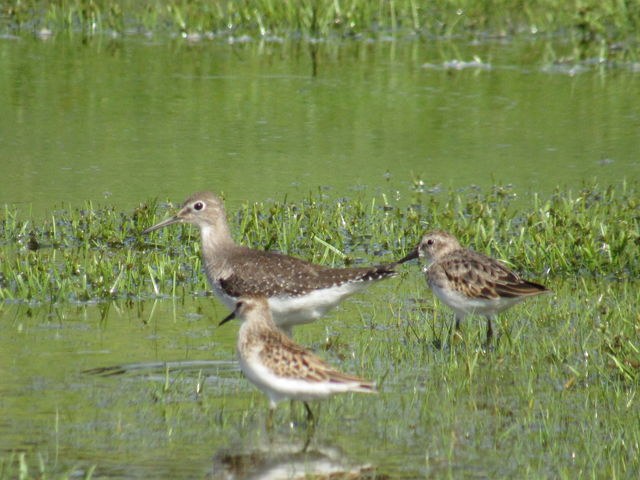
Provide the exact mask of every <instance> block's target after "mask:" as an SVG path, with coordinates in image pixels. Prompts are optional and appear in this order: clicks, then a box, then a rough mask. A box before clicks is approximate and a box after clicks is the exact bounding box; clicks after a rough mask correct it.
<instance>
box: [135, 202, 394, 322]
mask: <svg viewBox="0 0 640 480" xmlns="http://www.w3.org/2000/svg"><path fill="white" fill-rule="evenodd" d="M178 222H186V223H191V224H193V225H197V226H198V227H200V235H201V238H202V260H203V262H202V263H203V265H204V270H205V272H206V274H207V278H208V279H209V283H210V284H211V287H212V288H213V291H214V293H215V294H216V295H217V296H218V298H219V299H220V300H221V301H222V302H223V303H224V304H225V305H226V306H227V308H228V309H229V310H234V309H235V307H236V302H237V300H238V298H239V297H242V296H255V295H264V296H265V297H267V298H268V301H269V307H270V309H271V312H272V314H273V319H274V321H275V323H276V325H277V326H278V327H280V328H281V329H282V330H283V331H285V332H286V333H287V334H291V327H293V326H294V325H300V324H304V323H310V322H313V321H314V320H316V319H318V318H320V317H321V316H322V315H324V314H325V313H326V312H327V311H328V310H330V309H332V308H333V307H335V306H336V305H338V303H340V302H341V301H342V300H344V299H345V298H346V297H348V296H350V295H353V294H354V293H356V292H358V291H360V290H362V289H364V288H366V287H368V286H369V285H372V284H373V283H376V282H378V281H379V280H382V279H384V278H390V277H393V276H394V275H396V272H395V270H394V268H395V267H396V265H397V262H394V263H389V264H386V265H379V266H373V267H359V268H330V267H325V266H321V265H316V264H313V263H310V262H307V261H306V260H302V259H300V258H296V257H290V256H288V255H283V254H281V253H276V252H268V251H262V250H255V249H252V248H249V247H245V246H242V245H236V244H235V243H234V241H233V239H232V238H231V233H230V231H229V225H228V223H227V218H226V214H225V209H224V204H223V202H222V200H221V199H220V198H218V197H217V196H216V195H214V194H213V193H210V192H200V193H196V194H194V195H192V196H191V197H189V198H188V199H187V200H186V201H185V202H184V204H183V206H182V209H181V210H180V211H179V212H178V213H177V214H176V215H175V216H173V217H171V218H169V219H167V220H164V221H162V222H160V223H158V224H157V225H154V226H152V227H149V228H147V229H146V230H145V231H144V232H142V233H144V234H146V233H149V232H152V231H154V230H157V229H159V228H162V227H166V226H168V225H172V224H174V223H178Z"/></svg>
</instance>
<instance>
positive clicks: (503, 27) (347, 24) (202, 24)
mask: <svg viewBox="0 0 640 480" xmlns="http://www.w3.org/2000/svg"><path fill="white" fill-rule="evenodd" d="M2 5H3V6H2V7H0V12H1V15H2V17H1V18H2V20H3V21H2V24H3V29H4V30H5V31H9V32H18V31H27V32H34V31H35V32H40V33H42V32H53V33H54V34H57V33H61V32H65V31H66V32H83V33H85V34H94V33H124V32H135V31H138V32H157V33H166V32H168V33H177V34H185V35H194V36H197V35H203V34H207V35H213V36H231V37H239V36H242V35H252V36H262V37H271V36H277V37H280V38H282V37H290V36H298V35H303V36H305V37H314V38H327V37H330V36H339V37H353V36H357V35H361V34H364V35H376V34H383V35H387V34H390V33H393V32H400V33H403V34H406V33H409V34H419V35H425V36H427V37H429V36H438V37H456V36H460V35H465V36H466V35H471V36H476V35H479V36H485V35H492V36H494V35H499V36H505V35H506V36H509V35H515V34H523V33H524V34H536V35H538V34H544V35H548V34H558V33H560V34H562V35H567V36H569V37H571V38H572V39H573V41H574V42H576V43H577V44H582V45H589V44H593V45H594V46H597V47H598V48H599V49H601V50H603V51H609V50H612V51H617V50H621V49H622V50H628V51H633V50H634V49H635V45H634V44H635V43H636V42H637V40H638V32H639V31H640V28H639V27H640V4H638V2H630V1H627V2H620V1H616V0H603V1H601V2H586V3H585V2H581V1H569V2H564V1H557V0H556V1H553V0H536V1H532V2H524V3H523V2H521V1H519V0H507V1H500V2H496V1H484V2H477V1H472V0H438V1H430V2H419V1H416V0H394V1H382V0H379V1H364V2H363V1H356V0H346V1H333V0H307V1H304V0H302V1H298V2H294V1H292V2H273V1H269V0H258V1H237V2H223V1H207V0H190V1H185V0H182V1H180V0H155V1H149V2H139V1H136V0H120V1H118V0H112V1H97V0H90V1H87V0H69V1H38V0H12V1H9V2H4V3H3V4H2ZM194 38H195V37H194Z"/></svg>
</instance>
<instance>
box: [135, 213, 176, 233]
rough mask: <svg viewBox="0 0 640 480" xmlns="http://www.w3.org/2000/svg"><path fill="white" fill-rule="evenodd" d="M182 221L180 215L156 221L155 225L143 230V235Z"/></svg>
mask: <svg viewBox="0 0 640 480" xmlns="http://www.w3.org/2000/svg"><path fill="white" fill-rule="evenodd" d="M180 221H181V218H180V216H179V215H176V216H174V217H171V218H167V219H166V220H163V221H161V222H160V223H156V224H155V225H154V226H153V227H149V228H147V229H146V230H145V231H144V232H142V234H143V235H146V234H147V233H151V232H153V231H155V230H159V229H160V228H164V227H167V226H169V225H173V224H174V223H178V222H180Z"/></svg>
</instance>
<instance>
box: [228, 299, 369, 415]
mask: <svg viewBox="0 0 640 480" xmlns="http://www.w3.org/2000/svg"><path fill="white" fill-rule="evenodd" d="M232 318H239V319H240V320H242V325H241V327H240V331H239V332H238V343H237V348H238V358H239V360H240V368H241V369H242V371H243V372H244V374H245V375H246V377H247V378H248V379H249V380H250V381H251V382H252V383H253V384H254V385H255V386H257V387H258V388H259V389H260V390H262V391H263V392H264V393H265V394H266V395H267V396H268V397H269V401H270V411H269V420H268V423H267V424H268V425H269V424H270V422H271V417H272V414H273V410H274V409H275V408H276V405H277V404H278V402H280V401H281V400H284V399H287V398H289V399H292V400H301V401H302V402H304V406H305V409H306V411H307V419H308V420H309V422H314V418H313V413H312V412H311V409H310V408H309V405H308V404H307V402H308V401H311V400H318V399H323V398H327V397H329V396H331V395H335V394H337V393H346V392H362V393H377V391H376V387H375V384H374V383H373V382H370V381H368V380H363V379H361V378H358V377H355V376H352V375H347V374H344V373H341V372H339V371H338V370H335V369H334V368H332V367H331V366H330V365H328V364H327V363H325V362H324V361H323V360H321V359H320V358H319V357H317V356H316V355H314V354H313V353H311V352H310V351H309V350H307V349H306V348H304V347H302V346H300V345H298V344H297V343H295V342H294V341H293V340H291V339H290V338H289V337H287V336H286V335H285V334H284V333H283V332H282V331H280V330H279V329H278V328H277V327H276V325H275V323H274V321H273V318H272V316H271V311H270V309H269V304H268V302H267V299H266V297H264V296H255V297H252V296H250V297H241V298H240V300H239V301H238V303H237V306H236V309H235V310H234V311H233V312H232V313H231V314H230V315H229V316H228V317H226V318H225V319H223V320H222V321H221V322H220V325H222V324H224V323H226V322H228V321H229V320H231V319H232Z"/></svg>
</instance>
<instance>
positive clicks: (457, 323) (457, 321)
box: [449, 313, 493, 347]
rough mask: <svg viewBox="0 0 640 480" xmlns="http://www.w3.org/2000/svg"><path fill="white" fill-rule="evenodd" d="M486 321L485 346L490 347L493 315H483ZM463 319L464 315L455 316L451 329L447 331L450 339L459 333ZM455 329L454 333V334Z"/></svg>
mask: <svg viewBox="0 0 640 480" xmlns="http://www.w3.org/2000/svg"><path fill="white" fill-rule="evenodd" d="M485 318H486V319H487V340H486V342H485V346H487V347H488V346H489V345H491V342H492V340H493V325H492V323H491V321H492V320H493V315H485ZM463 319H464V315H458V314H457V313H456V315H455V322H454V323H453V324H452V325H451V329H450V330H449V338H451V337H452V336H453V335H454V334H456V333H458V332H459V331H460V325H461V324H462V320H463ZM454 328H455V332H454Z"/></svg>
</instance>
